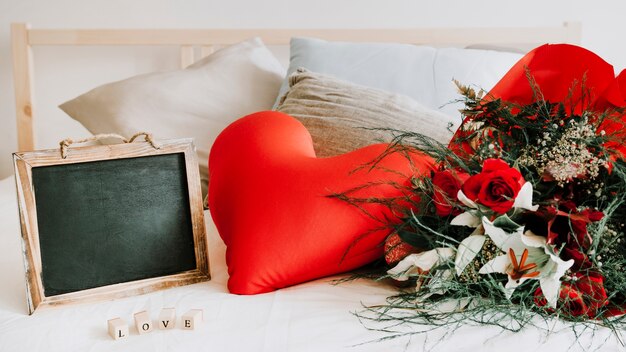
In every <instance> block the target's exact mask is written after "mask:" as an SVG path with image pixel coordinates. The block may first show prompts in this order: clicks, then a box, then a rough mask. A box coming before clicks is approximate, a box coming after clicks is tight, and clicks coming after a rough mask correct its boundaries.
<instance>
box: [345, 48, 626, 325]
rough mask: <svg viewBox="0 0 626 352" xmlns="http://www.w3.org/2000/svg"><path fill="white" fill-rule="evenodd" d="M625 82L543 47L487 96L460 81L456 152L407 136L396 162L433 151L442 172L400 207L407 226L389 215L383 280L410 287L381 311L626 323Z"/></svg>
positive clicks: (401, 138)
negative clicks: (390, 229)
mask: <svg viewBox="0 0 626 352" xmlns="http://www.w3.org/2000/svg"><path fill="white" fill-rule="evenodd" d="M563 57H576V58H577V60H578V61H576V60H574V62H573V63H567V64H563V63H562V61H563V59H562V58H563ZM606 66H609V68H610V70H607V68H606ZM622 76H623V75H620V77H618V78H615V76H614V74H613V70H612V67H610V65H608V64H606V63H605V62H604V61H603V60H601V59H600V58H599V57H597V56H595V55H594V54H592V53H590V52H588V51H586V50H584V49H582V48H579V47H575V46H569V45H550V46H543V47H540V48H538V49H535V50H534V51H533V52H531V53H530V54H529V55H527V56H526V57H525V58H524V59H523V60H522V61H521V62H520V63H518V64H517V65H516V66H515V67H514V68H513V69H512V70H511V71H510V72H509V73H508V74H507V76H505V77H504V78H503V79H502V81H501V82H500V83H499V84H498V85H496V87H495V88H494V89H493V90H492V91H491V92H489V93H487V94H486V93H485V92H483V91H476V90H475V89H473V88H470V87H467V86H463V85H461V84H457V85H458V87H459V90H460V92H461V94H462V96H463V100H464V102H465V109H464V110H463V111H462V113H463V115H464V116H465V119H464V121H463V123H462V125H461V126H460V128H459V129H458V131H457V132H456V135H455V137H454V138H453V141H452V142H451V144H450V145H449V146H442V145H439V144H437V143H436V142H434V141H432V140H430V139H429V138H428V137H426V136H422V135H419V134H416V133H412V132H410V131H408V132H407V131H395V132H396V138H395V139H394V142H393V143H392V144H391V145H390V147H389V148H388V150H387V152H386V153H385V155H386V154H387V153H397V152H402V153H404V154H405V155H407V158H409V159H410V158H411V155H414V154H415V153H425V154H427V155H429V156H430V157H432V158H433V160H434V161H433V165H434V167H433V171H432V173H431V174H430V175H425V176H416V177H414V178H413V179H411V180H410V185H409V186H408V187H407V188H406V190H407V192H406V197H404V198H403V199H402V200H400V201H397V202H393V203H392V204H393V205H390V206H392V207H393V208H394V211H395V214H397V216H398V218H397V219H386V223H387V224H389V225H391V226H392V227H393V232H392V233H391V235H390V236H389V237H388V239H387V241H386V243H385V249H386V256H385V259H386V262H387V264H388V270H387V271H386V273H385V274H384V275H383V276H382V277H380V278H391V279H393V280H395V281H396V282H404V285H402V286H403V290H402V292H401V293H400V294H398V295H396V296H393V297H390V298H389V302H388V305H387V306H385V307H382V308H384V309H383V310H382V312H383V313H381V314H384V315H385V317H386V318H387V319H388V318H389V314H390V311H391V310H393V308H403V309H404V311H405V312H406V308H409V309H410V310H411V311H412V312H413V315H409V317H408V318H407V316H406V314H403V315H402V317H403V318H402V319H405V320H408V321H411V322H420V321H421V322H424V323H428V324H443V325H445V324H447V322H449V321H450V319H453V317H455V316H458V315H459V314H460V315H461V317H460V319H466V318H467V317H470V316H471V317H472V319H473V320H474V321H479V322H481V323H485V324H490V325H499V326H502V327H504V328H507V329H519V328H521V327H523V326H524V324H525V323H526V322H528V321H530V317H532V316H537V315H539V316H544V317H546V316H547V317H550V316H559V317H561V318H564V319H566V320H572V321H576V322H602V323H603V324H605V325H610V324H618V323H620V322H622V317H621V315H623V313H624V308H625V307H626V270H625V269H626V226H625V223H626V163H625V161H624V157H625V154H624V148H625V146H626V135H625V133H624V131H625V129H624V111H623V106H624V105H626V104H625V103H624V99H623V96H622V92H621V91H620V88H619V87H620V86H619V84H618V83H619V80H620V79H621V78H622ZM555 79H556V80H557V81H556V83H555ZM624 87H625V88H626V84H625V85H624ZM620 99H621V100H620ZM385 155H381V157H380V158H384V157H385ZM375 165H376V161H374V162H373V164H372V167H375ZM347 195H348V196H349V194H347ZM344 196H346V195H344ZM369 201H379V200H369ZM451 301H454V302H456V303H455V304H454V305H453V306H452V308H450V307H448V308H443V307H444V306H445V303H447V302H451ZM378 308H381V307H378ZM488 312H491V313H488ZM477 317H480V318H477ZM418 318H421V320H420V319H418ZM476 319H478V320H476ZM511 320H513V321H516V322H517V323H518V324H517V325H516V326H517V328H512V325H511ZM455 321H459V320H458V319H457V320H455ZM513 325H515V324H513Z"/></svg>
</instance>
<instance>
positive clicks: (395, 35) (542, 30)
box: [11, 22, 581, 151]
mask: <svg viewBox="0 0 626 352" xmlns="http://www.w3.org/2000/svg"><path fill="white" fill-rule="evenodd" d="M251 37H260V38H261V39H262V40H263V41H264V42H265V43H266V44H267V45H287V44H289V40H290V38H291V37H316V38H321V39H326V40H335V41H362V42H363V41H368V42H396V43H406V44H430V45H437V46H466V45H472V44H482V45H489V46H511V45H514V46H519V47H524V48H528V47H532V46H533V45H536V44H541V43H571V44H579V43H580V40H581V25H580V23H576V22H566V23H564V24H563V25H562V26H558V27H532V28H413V29H31V28H30V26H29V25H27V24H26V23H13V24H12V25H11V41H12V51H13V77H14V90H15V105H16V115H17V140H18V150H19V151H28V150H33V149H34V147H35V138H34V132H33V120H34V118H35V111H36V108H35V107H34V106H33V85H32V82H33V78H34V71H33V64H32V62H33V60H32V56H33V53H32V50H31V49H32V47H33V46H74V45H99V46H107V45H134V46H145V45H152V46H162V45H172V46H178V47H180V62H181V67H186V66H188V65H190V64H192V63H193V62H195V61H196V60H198V59H200V58H202V57H205V56H207V55H209V54H211V53H212V52H213V51H214V50H215V49H216V48H218V47H220V46H223V45H229V44H233V43H237V42H240V41H242V40H245V39H248V38H251ZM196 48H199V50H196Z"/></svg>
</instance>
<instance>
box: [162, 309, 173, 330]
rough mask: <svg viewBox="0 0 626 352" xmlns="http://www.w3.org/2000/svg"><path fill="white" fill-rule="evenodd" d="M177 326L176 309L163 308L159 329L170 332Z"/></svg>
mask: <svg viewBox="0 0 626 352" xmlns="http://www.w3.org/2000/svg"><path fill="white" fill-rule="evenodd" d="M175 325H176V309H174V308H163V309H161V314H159V329H161V330H169V329H173V328H174V326H175Z"/></svg>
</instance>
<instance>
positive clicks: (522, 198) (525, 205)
mask: <svg viewBox="0 0 626 352" xmlns="http://www.w3.org/2000/svg"><path fill="white" fill-rule="evenodd" d="M513 207H514V208H522V209H526V210H530V211H537V209H539V205H533V185H532V184H531V183H530V182H526V183H524V185H523V186H522V188H521V189H520V191H519V193H518V194H517V197H516V198H515V202H513Z"/></svg>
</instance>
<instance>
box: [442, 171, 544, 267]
mask: <svg viewBox="0 0 626 352" xmlns="http://www.w3.org/2000/svg"><path fill="white" fill-rule="evenodd" d="M457 197H458V199H459V201H460V202H461V203H463V204H464V205H465V206H466V207H468V208H471V209H476V210H469V211H466V212H464V213H462V214H459V215H457V216H456V217H455V218H454V219H452V221H451V222H450V224H451V225H454V226H468V227H475V228H476V230H474V232H472V234H471V235H469V236H468V237H466V238H465V239H464V240H463V241H461V243H460V244H459V249H458V251H457V254H456V258H455V261H454V264H455V269H456V273H457V275H461V273H462V272H463V270H465V268H466V267H467V265H468V264H469V263H471V262H472V260H474V258H476V256H477V255H478V253H479V252H480V250H481V249H482V248H483V245H484V244H485V236H484V233H485V230H484V227H483V221H484V220H481V218H480V211H479V206H478V204H476V203H475V202H474V201H472V200H471V199H469V198H468V197H467V196H466V195H465V193H463V191H462V190H459V193H458V195H457ZM532 202H533V185H532V184H531V183H530V182H526V183H524V185H523V186H522V188H521V189H520V191H519V193H518V194H517V197H516V198H515V202H514V203H513V208H516V209H526V210H530V211H537V209H538V208H539V206H538V205H533V204H532ZM483 219H485V218H483Z"/></svg>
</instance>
